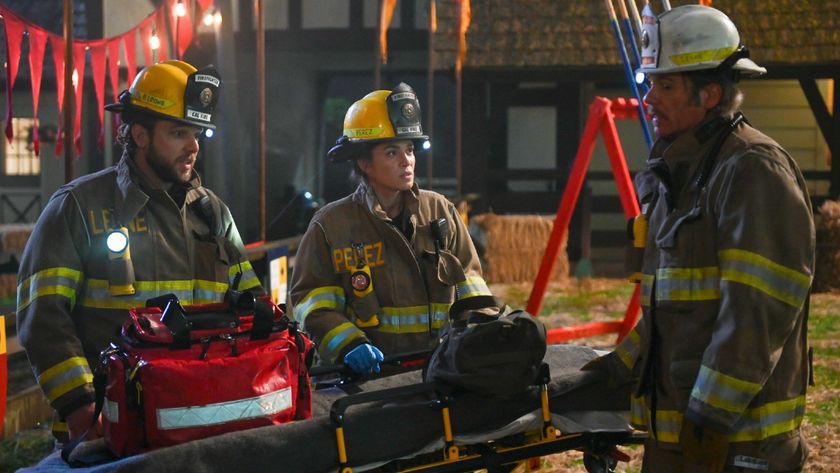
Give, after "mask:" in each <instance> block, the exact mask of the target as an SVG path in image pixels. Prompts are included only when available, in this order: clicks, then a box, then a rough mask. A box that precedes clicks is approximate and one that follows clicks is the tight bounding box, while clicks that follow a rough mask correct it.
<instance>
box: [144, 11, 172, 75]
mask: <svg viewBox="0 0 840 473" xmlns="http://www.w3.org/2000/svg"><path fill="white" fill-rule="evenodd" d="M167 11H168V10H167V9H166V8H158V10H157V12H155V15H154V17H155V34H156V35H157V37H158V39H160V41H159V44H160V46H158V56H157V61H155V62H163V61H166V60H167V59H168V58H169V54H168V51H169V48H168V47H167V45H168V43H169V42H168V41H166V12H167ZM146 65H147V66H148V65H149V64H146Z"/></svg>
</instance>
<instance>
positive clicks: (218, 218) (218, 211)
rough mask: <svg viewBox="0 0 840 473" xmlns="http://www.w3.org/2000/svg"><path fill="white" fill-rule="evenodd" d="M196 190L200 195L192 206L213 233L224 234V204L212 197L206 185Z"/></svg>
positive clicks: (216, 234)
mask: <svg viewBox="0 0 840 473" xmlns="http://www.w3.org/2000/svg"><path fill="white" fill-rule="evenodd" d="M196 192H198V195H199V196H200V197H199V198H198V199H197V200H196V201H194V202H193V203H192V204H190V207H191V208H192V209H193V211H194V212H195V213H196V214H198V216H199V217H201V219H202V220H204V223H206V224H207V226H208V227H210V231H211V232H213V233H212V234H213V235H215V236H224V234H225V227H224V222H223V221H222V206H221V205H219V202H218V201H217V200H216V199H213V198H211V197H210V193H209V192H207V190H205V189H204V187H198V188H197V189H196Z"/></svg>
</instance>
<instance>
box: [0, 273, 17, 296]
mask: <svg viewBox="0 0 840 473" xmlns="http://www.w3.org/2000/svg"><path fill="white" fill-rule="evenodd" d="M16 298H17V274H8V273H7V274H0V300H4V299H5V300H12V301H14V300H15V299H16ZM4 302H5V301H4Z"/></svg>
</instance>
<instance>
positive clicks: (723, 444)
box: [680, 417, 729, 473]
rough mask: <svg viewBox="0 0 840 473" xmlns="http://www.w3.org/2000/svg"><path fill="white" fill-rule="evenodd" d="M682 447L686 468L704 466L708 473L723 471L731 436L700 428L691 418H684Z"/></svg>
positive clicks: (681, 432)
mask: <svg viewBox="0 0 840 473" xmlns="http://www.w3.org/2000/svg"><path fill="white" fill-rule="evenodd" d="M680 446H682V452H683V458H684V460H685V463H686V466H688V465H699V466H704V467H705V468H704V470H703V471H706V472H707V473H718V472H720V471H723V467H724V466H725V465H726V454H727V453H728V452H729V436H728V435H726V434H725V433H721V432H717V431H715V430H712V429H709V428H704V427H700V426H699V425H697V424H695V423H694V422H692V421H691V420H690V419H689V418H687V417H685V418H683V424H682V429H681V430H680Z"/></svg>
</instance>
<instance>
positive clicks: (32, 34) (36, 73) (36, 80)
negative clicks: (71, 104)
mask: <svg viewBox="0 0 840 473" xmlns="http://www.w3.org/2000/svg"><path fill="white" fill-rule="evenodd" d="M46 48H47V33H46V32H44V31H41V30H38V29H34V28H33V29H30V30H29V80H30V83H31V84H32V114H33V115H34V116H35V126H33V127H32V146H33V148H34V149H35V155H36V156H40V155H41V137H40V136H39V134H38V106H39V103H40V101H41V77H42V76H43V71H44V52H45V51H46Z"/></svg>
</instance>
